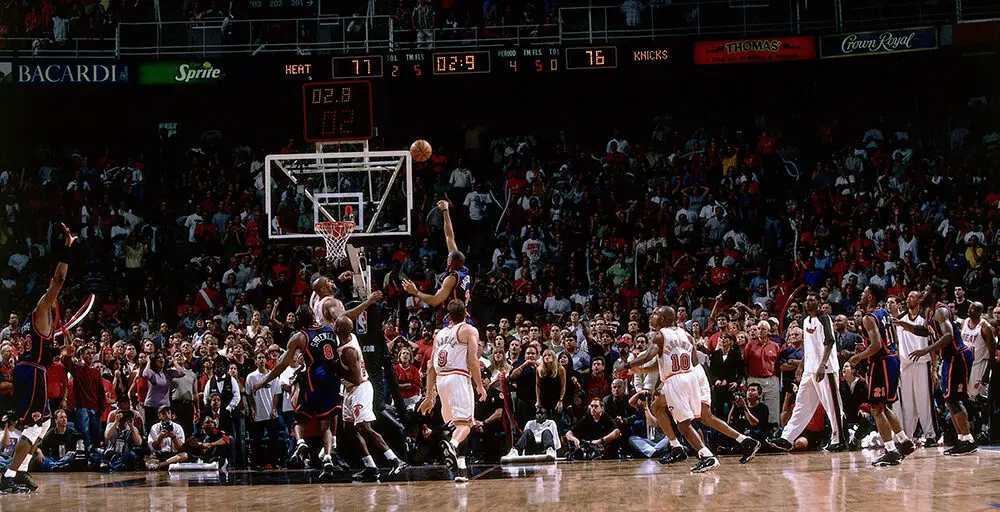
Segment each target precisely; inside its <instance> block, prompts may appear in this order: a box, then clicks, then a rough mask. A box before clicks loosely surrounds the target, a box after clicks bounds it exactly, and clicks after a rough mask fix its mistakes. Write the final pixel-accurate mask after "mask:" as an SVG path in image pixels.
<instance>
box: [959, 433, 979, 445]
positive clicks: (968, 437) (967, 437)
mask: <svg viewBox="0 0 1000 512" xmlns="http://www.w3.org/2000/svg"><path fill="white" fill-rule="evenodd" d="M958 439H959V440H962V441H967V442H970V443H971V442H973V441H975V438H974V437H972V434H959V435H958Z"/></svg>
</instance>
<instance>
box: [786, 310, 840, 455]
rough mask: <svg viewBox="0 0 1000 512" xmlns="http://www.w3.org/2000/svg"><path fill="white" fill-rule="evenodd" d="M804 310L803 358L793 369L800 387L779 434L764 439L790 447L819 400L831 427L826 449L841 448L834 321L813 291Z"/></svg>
mask: <svg viewBox="0 0 1000 512" xmlns="http://www.w3.org/2000/svg"><path fill="white" fill-rule="evenodd" d="M806 313H807V315H806V317H805V318H804V319H803V320H802V331H803V336H802V361H801V362H800V363H799V370H798V371H796V372H795V373H796V376H798V377H800V379H799V391H798V393H797V394H796V395H795V405H794V408H793V409H792V416H791V417H790V418H789V419H788V423H786V424H785V426H784V428H782V429H781V436H780V437H776V438H774V439H768V441H767V442H768V444H770V445H771V446H774V447H775V448H777V449H779V450H784V451H789V450H791V449H792V448H793V447H794V443H795V440H796V439H798V437H799V434H801V433H802V431H803V430H805V429H806V425H808V424H809V422H810V421H811V420H812V417H813V414H815V412H816V407H817V406H819V405H820V404H822V405H823V411H824V412H825V413H826V417H827V419H829V420H830V426H831V427H832V430H833V432H832V433H831V437H830V440H831V441H830V446H829V447H827V450H829V451H840V450H842V449H844V448H846V444H847V443H846V442H845V439H844V438H843V434H844V428H843V427H844V422H843V414H842V411H843V407H841V405H840V390H839V388H838V386H837V373H838V372H839V371H840V364H839V361H838V360H837V351H836V350H834V348H835V347H836V346H837V340H836V338H835V337H834V334H833V321H832V320H830V315H827V314H826V313H823V312H822V311H820V309H819V297H818V295H817V294H816V293H815V292H809V293H808V294H806Z"/></svg>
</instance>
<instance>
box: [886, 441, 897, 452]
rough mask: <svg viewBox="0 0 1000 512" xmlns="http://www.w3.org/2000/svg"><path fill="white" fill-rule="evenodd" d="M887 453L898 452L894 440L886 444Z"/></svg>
mask: <svg viewBox="0 0 1000 512" xmlns="http://www.w3.org/2000/svg"><path fill="white" fill-rule="evenodd" d="M885 449H886V451H890V452H894V451H896V442H895V441H893V440H892V439H890V440H888V441H886V442H885Z"/></svg>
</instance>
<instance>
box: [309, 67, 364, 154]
mask: <svg viewBox="0 0 1000 512" xmlns="http://www.w3.org/2000/svg"><path fill="white" fill-rule="evenodd" d="M302 117H303V125H304V135H305V140H306V141H307V142H329V141H337V140H367V139H370V138H372V135H373V125H372V84H371V82H368V81H353V82H322V83H309V84H304V85H303V86H302Z"/></svg>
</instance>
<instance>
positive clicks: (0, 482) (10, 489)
mask: <svg viewBox="0 0 1000 512" xmlns="http://www.w3.org/2000/svg"><path fill="white" fill-rule="evenodd" d="M28 492H31V491H30V490H29V489H28V488H27V487H24V486H23V485H18V484H16V483H14V479H13V478H11V477H8V476H4V477H0V494H23V493H28Z"/></svg>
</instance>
